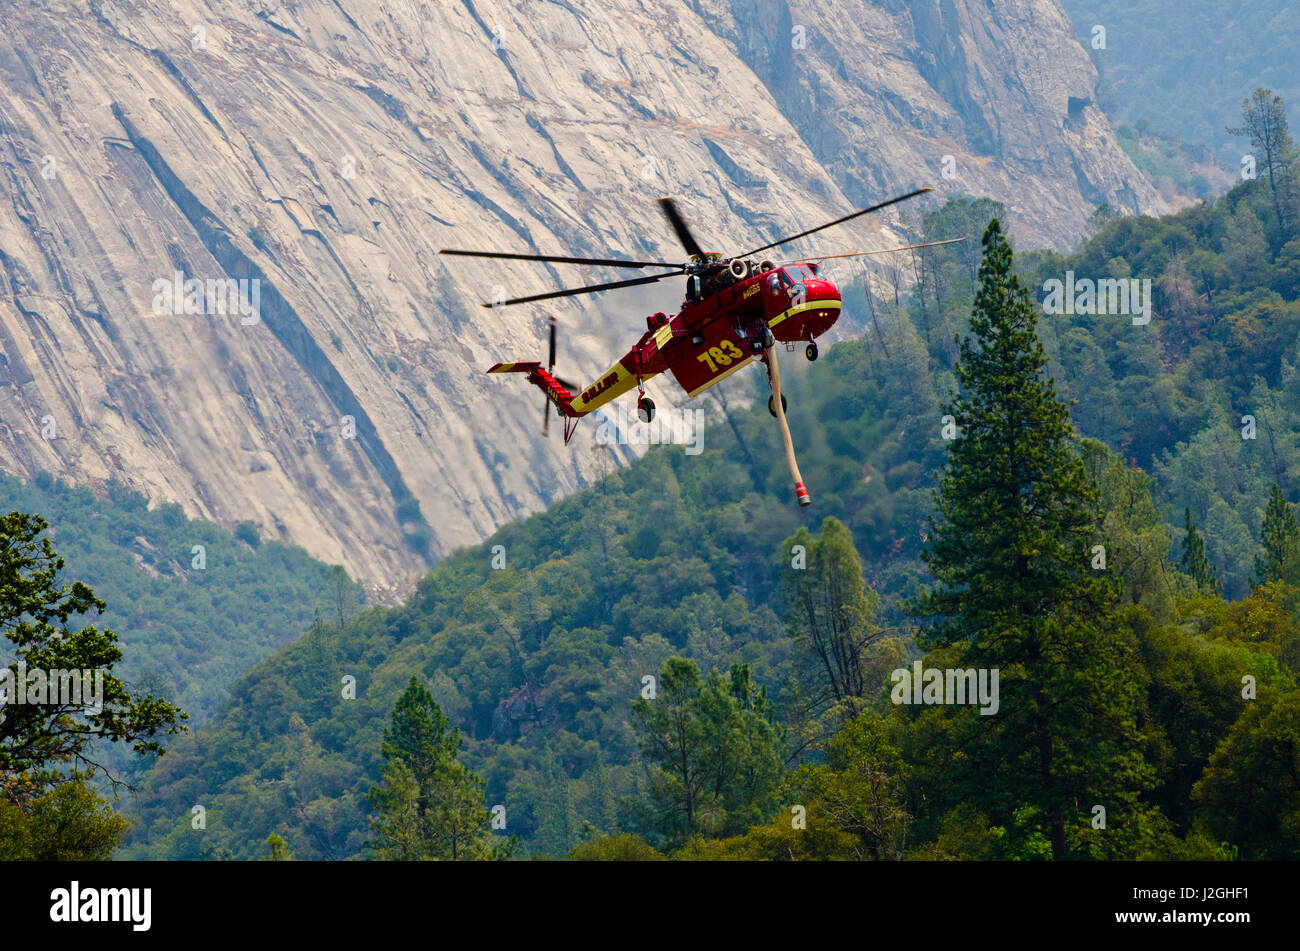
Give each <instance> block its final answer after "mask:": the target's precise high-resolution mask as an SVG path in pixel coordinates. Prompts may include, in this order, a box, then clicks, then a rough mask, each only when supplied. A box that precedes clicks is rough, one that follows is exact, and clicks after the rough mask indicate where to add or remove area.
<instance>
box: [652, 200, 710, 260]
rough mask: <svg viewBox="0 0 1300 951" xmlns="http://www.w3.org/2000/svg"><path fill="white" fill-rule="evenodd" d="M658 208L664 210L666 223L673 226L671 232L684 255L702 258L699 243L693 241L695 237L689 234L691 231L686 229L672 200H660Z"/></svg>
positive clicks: (684, 220)
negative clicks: (675, 235)
mask: <svg viewBox="0 0 1300 951" xmlns="http://www.w3.org/2000/svg"><path fill="white" fill-rule="evenodd" d="M659 207H660V208H662V209H663V210H664V214H665V215H666V216H667V218H668V223H669V224H670V225H672V226H673V231H675V232H676V233H677V240H678V241H680V242H681V243H682V247H683V248H685V249H686V253H687V254H689V255H690V256H691V257H700V258H702V257H704V252H703V251H702V250H700V243H699V242H698V241H696V240H695V235H693V234H691V229H690V228H688V227H686V219H685V218H683V217H682V213H681V212H680V211H678V210H677V205H676V204H675V203H674V202H673V200H672V199H671V198H660V199H659Z"/></svg>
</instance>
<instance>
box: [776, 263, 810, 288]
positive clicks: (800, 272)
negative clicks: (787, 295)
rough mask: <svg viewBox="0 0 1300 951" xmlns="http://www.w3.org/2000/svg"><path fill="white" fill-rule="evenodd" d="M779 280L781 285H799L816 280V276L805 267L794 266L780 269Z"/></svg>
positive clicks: (800, 265)
mask: <svg viewBox="0 0 1300 951" xmlns="http://www.w3.org/2000/svg"><path fill="white" fill-rule="evenodd" d="M781 278H782V281H783V283H786V284H790V283H799V282H802V281H811V280H815V279H816V275H814V274H813V272H812V271H810V270H808V268H807V267H806V266H805V265H802V264H794V265H791V266H789V267H783V268H782V269H781Z"/></svg>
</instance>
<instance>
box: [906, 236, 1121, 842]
mask: <svg viewBox="0 0 1300 951" xmlns="http://www.w3.org/2000/svg"><path fill="white" fill-rule="evenodd" d="M983 240H984V260H983V263H982V264H981V265H980V272H979V277H980V286H979V292H978V294H977V295H976V298H975V306H974V311H973V313H972V316H971V334H972V336H971V337H967V338H964V339H963V340H962V342H961V362H960V363H959V364H958V366H957V379H958V382H959V384H960V386H961V390H960V393H959V394H958V395H957V396H956V397H955V398H954V400H953V401H952V404H951V406H950V407H949V412H950V413H951V414H952V415H953V416H954V417H955V418H956V423H957V426H958V429H959V433H960V435H959V436H958V438H957V439H956V440H955V441H953V443H952V444H951V448H950V449H949V453H948V462H947V465H946V467H945V469H944V471H943V473H942V476H941V478H940V482H939V491H938V495H937V509H938V515H937V517H936V518H935V519H934V520H933V521H932V522H931V529H930V542H929V545H928V547H927V549H926V550H925V553H924V558H925V561H926V563H927V564H928V565H929V567H930V572H931V574H932V575H933V576H934V578H935V579H936V581H937V582H938V583H937V585H936V586H935V587H933V588H930V589H927V590H925V591H924V592H923V593H922V594H921V595H920V596H919V597H918V598H916V599H915V601H914V602H913V605H912V606H913V610H914V611H915V613H916V614H917V615H919V616H921V617H923V618H925V619H927V620H928V622H929V623H928V627H927V631H926V634H925V637H924V638H923V639H922V644H923V646H927V647H930V648H932V649H933V650H932V652H931V654H930V655H929V656H928V657H927V658H926V660H927V663H928V665H929V666H932V667H940V668H943V667H956V668H975V669H977V670H979V669H986V670H987V669H997V670H999V671H1000V675H1001V705H1000V709H999V710H998V711H997V712H995V713H994V714H993V715H991V716H984V715H983V714H982V713H981V712H980V711H979V710H977V709H976V708H974V707H970V706H966V707H949V706H940V707H936V708H933V709H932V710H931V711H929V713H930V715H932V717H933V718H935V719H936V720H939V721H941V722H939V723H936V724H935V726H934V728H935V729H936V730H937V731H939V732H940V733H942V734H943V735H944V736H945V737H946V738H947V739H948V740H949V742H951V743H955V744H956V745H957V746H958V747H959V748H960V749H962V750H963V753H964V755H962V756H961V757H955V758H951V759H948V760H947V761H946V762H944V763H941V764H939V765H938V767H937V769H936V772H937V777H938V778H937V779H936V781H935V782H936V785H940V786H942V788H943V793H942V795H943V796H945V797H948V798H949V799H950V801H952V803H953V804H954V805H956V803H958V802H967V803H972V804H976V805H979V806H981V807H982V808H983V809H984V811H985V812H986V814H988V815H990V817H991V818H994V819H1003V820H1005V821H1008V822H1009V821H1011V820H1012V819H1013V817H1014V811H1015V810H1016V809H1017V808H1020V807H1026V806H1027V807H1029V808H1030V809H1031V810H1032V811H1033V813H1034V814H1035V815H1036V816H1037V817H1038V819H1039V821H1038V822H1034V823H1032V824H1031V826H1030V828H1031V829H1033V830H1035V831H1037V832H1040V833H1041V834H1042V835H1044V836H1045V837H1046V838H1047V840H1048V841H1049V842H1050V844H1051V848H1052V854H1053V855H1054V856H1055V857H1056V858H1063V857H1065V855H1066V854H1067V851H1068V849H1069V847H1070V846H1069V836H1068V835H1067V831H1068V829H1069V827H1071V826H1077V825H1079V824H1081V817H1080V811H1081V807H1080V803H1083V802H1088V803H1092V802H1097V801H1099V798H1100V797H1105V798H1106V799H1107V800H1108V801H1109V802H1112V803H1115V802H1116V800H1117V799H1122V800H1126V805H1127V804H1128V802H1127V801H1131V800H1132V799H1134V798H1135V795H1136V793H1137V792H1139V791H1140V789H1141V786H1140V784H1141V782H1142V773H1143V767H1142V764H1141V761H1140V758H1139V757H1138V756H1137V754H1136V747H1137V726H1136V720H1135V710H1136V703H1137V699H1138V692H1137V689H1136V687H1137V685H1136V682H1135V674H1136V672H1137V670H1138V668H1137V666H1136V664H1135V658H1134V650H1133V645H1132V643H1131V638H1129V637H1126V636H1125V635H1124V633H1123V632H1122V631H1121V630H1119V629H1118V628H1117V626H1116V625H1114V624H1113V623H1111V622H1110V621H1109V619H1108V614H1109V612H1110V611H1111V609H1112V607H1113V605H1114V603H1115V599H1116V597H1117V595H1118V593H1119V590H1118V588H1119V586H1118V584H1117V583H1116V582H1115V580H1114V576H1113V573H1112V572H1110V571H1107V570H1105V567H1104V565H1102V566H1101V569H1102V570H1098V566H1099V562H1098V560H1097V558H1098V549H1096V548H1093V546H1094V545H1095V544H1096V543H1097V542H1098V540H1099V539H1098V529H1099V527H1100V526H1099V519H1098V516H1097V510H1096V507H1095V501H1096V498H1097V489H1096V487H1095V486H1094V484H1093V483H1092V482H1091V481H1090V480H1089V478H1088V476H1087V472H1086V470H1085V468H1084V465H1083V462H1082V460H1081V459H1080V457H1079V454H1078V451H1077V449H1076V447H1075V445H1074V436H1073V430H1072V427H1071V425H1070V419H1069V413H1068V411H1067V409H1066V407H1065V405H1064V404H1062V403H1061V402H1060V401H1059V400H1058V399H1057V398H1056V394H1055V392H1054V391H1053V388H1052V383H1051V381H1050V380H1048V379H1047V378H1046V377H1045V375H1044V373H1043V368H1044V367H1045V365H1046V363H1047V356H1046V354H1045V353H1044V352H1043V348H1042V346H1041V344H1040V343H1039V342H1038V339H1037V335H1036V333H1035V324H1036V317H1035V313H1034V308H1033V306H1032V305H1031V304H1030V301H1029V295H1028V293H1027V292H1026V290H1025V288H1024V286H1023V285H1022V284H1021V283H1020V281H1019V280H1018V279H1017V278H1016V277H1015V276H1014V275H1013V274H1012V273H1011V249H1010V247H1009V246H1008V245H1007V243H1006V241H1005V239H1004V238H1003V236H1002V231H1001V228H1000V226H999V224H998V222H997V220H996V219H995V220H994V221H993V222H992V223H991V224H990V225H989V227H988V230H987V231H986V232H985V234H984V239H983ZM946 745H947V744H944V746H946ZM1009 767H1010V768H1009ZM936 794H937V792H936ZM1113 811H1119V810H1118V809H1115V810H1113Z"/></svg>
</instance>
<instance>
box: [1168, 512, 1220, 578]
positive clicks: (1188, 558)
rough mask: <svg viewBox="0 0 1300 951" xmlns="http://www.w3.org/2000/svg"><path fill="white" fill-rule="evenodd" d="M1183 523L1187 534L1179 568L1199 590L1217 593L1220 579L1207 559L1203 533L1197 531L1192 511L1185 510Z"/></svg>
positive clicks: (1184, 538)
mask: <svg viewBox="0 0 1300 951" xmlns="http://www.w3.org/2000/svg"><path fill="white" fill-rule="evenodd" d="M1183 521H1184V523H1185V525H1186V532H1185V534H1184V535H1183V557H1182V558H1181V559H1180V560H1179V562H1178V566H1179V567H1180V568H1182V570H1183V572H1184V573H1185V574H1186V575H1187V576H1188V577H1189V578H1191V579H1192V580H1193V581H1194V582H1196V587H1197V588H1198V589H1199V590H1201V591H1206V592H1214V593H1217V592H1218V591H1219V579H1218V577H1217V576H1216V575H1215V573H1214V566H1213V565H1212V564H1210V562H1209V559H1208V558H1206V557H1205V539H1203V538H1202V537H1201V533H1200V532H1198V531H1197V530H1196V525H1195V524H1194V523H1193V522H1192V510H1191V509H1188V508H1185V509H1183Z"/></svg>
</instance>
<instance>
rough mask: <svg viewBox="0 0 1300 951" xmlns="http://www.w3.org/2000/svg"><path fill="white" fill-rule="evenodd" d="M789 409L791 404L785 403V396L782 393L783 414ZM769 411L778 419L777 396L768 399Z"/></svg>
mask: <svg viewBox="0 0 1300 951" xmlns="http://www.w3.org/2000/svg"><path fill="white" fill-rule="evenodd" d="M789 408H790V404H789V403H787V402H786V401H785V394H784V393H782V394H781V412H783V413H784V412H785V411H786V410H787V409H789ZM767 411H768V412H769V413H771V414H772V418H773V419H776V397H775V396H769V397H768V398H767Z"/></svg>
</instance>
